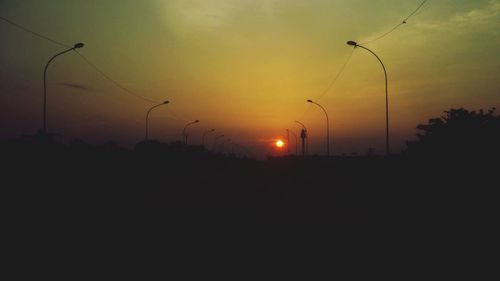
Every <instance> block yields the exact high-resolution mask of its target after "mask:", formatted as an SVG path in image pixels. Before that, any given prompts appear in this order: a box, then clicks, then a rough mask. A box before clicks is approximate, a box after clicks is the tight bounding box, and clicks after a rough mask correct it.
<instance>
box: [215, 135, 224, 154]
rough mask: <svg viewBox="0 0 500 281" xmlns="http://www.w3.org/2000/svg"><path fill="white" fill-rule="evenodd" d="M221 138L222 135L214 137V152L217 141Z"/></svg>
mask: <svg viewBox="0 0 500 281" xmlns="http://www.w3.org/2000/svg"><path fill="white" fill-rule="evenodd" d="M223 137H224V135H218V136H216V137H215V139H214V149H213V150H214V151H217V140H218V139H220V138H223Z"/></svg>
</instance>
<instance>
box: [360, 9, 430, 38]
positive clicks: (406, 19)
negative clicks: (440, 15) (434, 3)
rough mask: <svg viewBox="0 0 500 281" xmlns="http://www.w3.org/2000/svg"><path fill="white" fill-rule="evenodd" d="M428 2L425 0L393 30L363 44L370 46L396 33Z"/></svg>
mask: <svg viewBox="0 0 500 281" xmlns="http://www.w3.org/2000/svg"><path fill="white" fill-rule="evenodd" d="M427 1H428V0H424V1H422V3H420V5H418V7H417V8H416V9H415V10H414V11H413V12H411V14H409V15H408V16H407V17H406V18H404V19H403V20H402V21H401V22H400V23H398V24H397V25H396V26H394V27H393V28H391V29H390V30H389V31H387V32H385V33H383V34H382V35H380V36H378V37H376V38H374V39H372V40H369V41H365V42H363V43H361V44H370V43H373V42H375V41H378V40H380V39H382V38H384V37H386V36H388V35H389V34H391V33H393V32H394V31H396V30H397V29H398V28H399V27H401V26H402V25H405V24H406V23H407V22H408V20H409V19H410V18H411V17H413V16H414V15H415V14H416V13H417V12H418V11H419V10H420V9H422V7H423V6H424V5H425V3H427Z"/></svg>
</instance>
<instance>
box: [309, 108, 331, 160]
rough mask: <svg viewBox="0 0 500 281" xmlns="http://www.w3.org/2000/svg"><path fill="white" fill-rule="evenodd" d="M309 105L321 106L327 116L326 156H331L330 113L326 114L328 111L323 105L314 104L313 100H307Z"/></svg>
mask: <svg viewBox="0 0 500 281" xmlns="http://www.w3.org/2000/svg"><path fill="white" fill-rule="evenodd" d="M307 102H309V103H313V104H315V105H317V106H319V107H320V108H321V109H323V112H325V115H326V155H328V156H330V121H329V119H328V113H326V110H325V108H324V107H323V106H321V104H319V103H317V102H314V101H312V100H307Z"/></svg>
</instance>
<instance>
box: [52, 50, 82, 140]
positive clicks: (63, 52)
mask: <svg viewBox="0 0 500 281" xmlns="http://www.w3.org/2000/svg"><path fill="white" fill-rule="evenodd" d="M83 46H85V44H83V43H76V44H75V45H74V46H73V47H71V48H69V49H67V50H64V51H62V52H60V53H58V54H56V55H55V56H53V57H52V58H50V60H49V61H48V62H47V64H46V65H45V69H44V71H43V133H45V134H46V133H47V69H48V68H49V64H50V63H51V62H52V61H53V60H54V59H55V58H56V57H58V56H60V55H62V54H65V53H67V52H71V51H73V50H76V49H80V48H83Z"/></svg>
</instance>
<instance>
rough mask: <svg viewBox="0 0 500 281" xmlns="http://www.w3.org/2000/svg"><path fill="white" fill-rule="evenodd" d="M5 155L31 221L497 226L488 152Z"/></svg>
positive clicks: (109, 149) (42, 147)
mask: <svg viewBox="0 0 500 281" xmlns="http://www.w3.org/2000/svg"><path fill="white" fill-rule="evenodd" d="M2 150H3V151H2V158H3V159H2V161H3V163H4V165H3V169H2V174H3V176H2V177H3V183H4V184H3V190H4V194H5V197H4V198H5V199H6V201H7V203H8V206H9V207H8V213H9V215H10V216H11V218H12V219H14V220H16V221H18V222H19V223H22V224H24V223H35V224H37V223H40V224H42V225H43V224H55V225H58V226H63V225H75V226H82V227H90V228H92V227H99V225H101V224H102V225H104V226H107V227H112V226H113V225H114V224H117V225H119V224H125V225H130V226H134V225H141V224H146V225H147V224H149V223H152V224H154V227H160V228H169V227H175V226H179V225H185V226H196V225H203V226H205V227H220V226H223V227H228V226H237V225H240V226H241V225H243V226H244V225H323V226H333V227H349V226H381V225H385V226H389V227H396V226H398V227H399V226H400V227H403V226H429V225H433V224H437V225H446V224H456V223H458V224H460V223H471V222H480V221H482V220H487V219H488V218H489V217H490V215H491V214H492V209H491V208H493V207H494V206H495V204H496V203H495V201H496V196H497V195H498V192H497V190H498V171H499V170H498V162H497V159H487V156H482V157H481V158H479V157H475V158H474V157H468V158H462V157H460V156H458V155H456V156H455V157H447V158H437V157H436V158H430V157H421V158H417V157H410V156H393V157H390V158H385V157H347V158H337V157H335V158H330V159H327V158H324V157H307V158H300V157H287V158H279V159H270V160H267V161H254V160H251V159H239V158H236V157H232V156H222V155H213V154H211V153H209V152H206V151H205V150H203V149H202V148H200V147H185V146H182V145H178V144H170V145H166V144H158V143H149V144H144V143H143V144H140V145H138V146H137V147H136V149H135V150H132V151H130V150H124V149H120V148H117V147H115V146H90V145H86V144H82V143H74V144H72V145H68V146H65V145H60V144H54V143H53V144H33V143H29V144H26V143H24V144H23V143H12V142H11V143H3V144H2ZM492 158H493V157H492Z"/></svg>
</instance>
